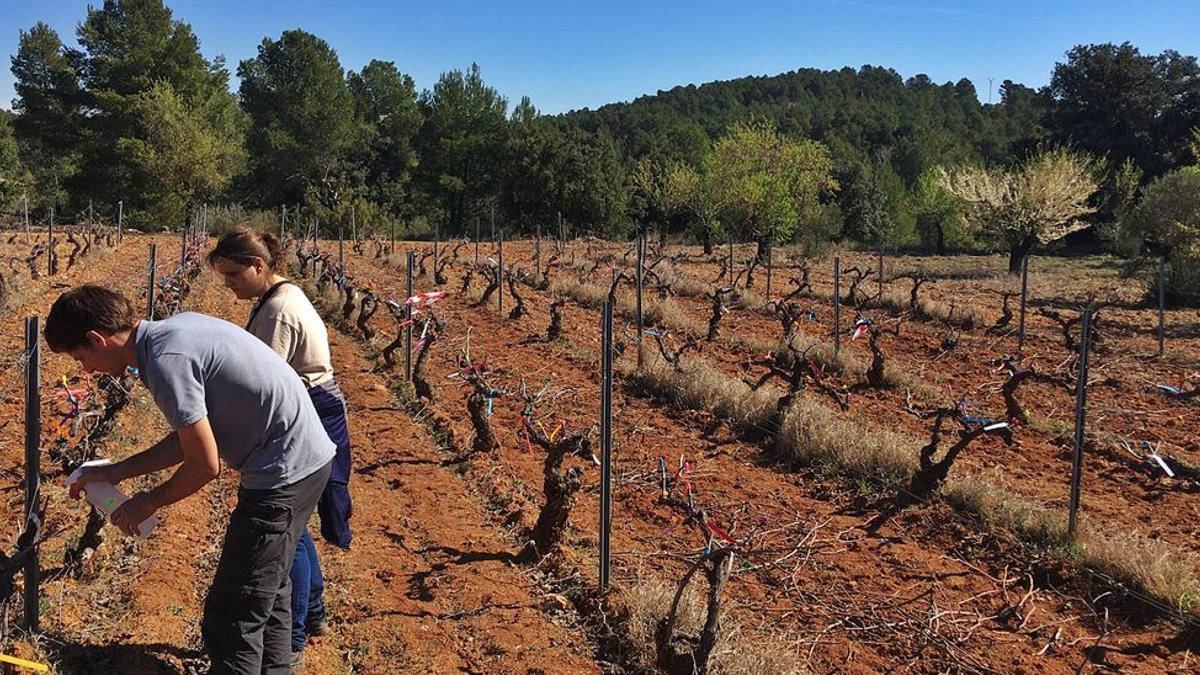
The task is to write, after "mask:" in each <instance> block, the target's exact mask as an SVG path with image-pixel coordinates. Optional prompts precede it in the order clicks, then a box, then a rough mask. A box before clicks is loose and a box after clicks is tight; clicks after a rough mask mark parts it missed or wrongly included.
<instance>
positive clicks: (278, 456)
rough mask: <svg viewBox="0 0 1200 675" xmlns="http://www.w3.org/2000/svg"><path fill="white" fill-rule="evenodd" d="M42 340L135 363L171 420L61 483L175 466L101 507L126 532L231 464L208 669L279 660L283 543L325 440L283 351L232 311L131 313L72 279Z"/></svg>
mask: <svg viewBox="0 0 1200 675" xmlns="http://www.w3.org/2000/svg"><path fill="white" fill-rule="evenodd" d="M46 342H47V343H48V344H49V346H50V349H52V350H54V351H55V352H66V353H68V354H69V355H70V356H71V357H73V358H75V359H76V360H77V361H79V362H80V363H81V364H83V365H84V366H85V367H86V368H87V369H89V370H93V371H99V372H105V373H109V374H111V375H120V374H122V373H123V372H125V370H126V369H127V368H130V367H132V368H137V369H138V374H139V376H140V377H141V379H142V381H143V382H144V383H145V385H146V388H147V389H148V390H149V391H150V393H151V394H152V395H153V397H154V402H155V403H156V404H157V405H158V407H159V409H160V410H161V411H162V413H163V415H164V416H165V417H166V419H167V422H168V423H169V424H170V426H171V429H172V432H171V433H170V434H168V435H167V437H166V438H164V439H162V440H161V441H159V442H158V443H156V444H154V445H153V446H151V447H150V448H148V449H146V450H144V451H142V452H140V453H138V454H136V455H134V456H132V457H129V458H127V459H124V460H122V461H120V462H117V463H115V464H111V465H107V466H100V467H89V468H87V469H84V470H83V473H82V476H81V477H80V478H79V480H77V481H76V482H75V483H73V484H72V485H71V494H72V495H73V496H75V497H78V496H79V492H80V490H81V489H82V490H86V489H87V484H88V483H90V482H93V481H106V482H109V483H113V484H116V483H119V482H120V481H122V480H125V479H128V478H132V477H134V476H140V475H143V474H148V473H153V472H155V471H159V470H162V469H166V468H169V467H171V466H174V465H177V464H178V465H179V468H178V469H176V471H175V473H174V474H173V475H172V476H171V477H170V478H169V479H167V480H166V481H164V482H163V483H161V484H160V485H158V486H157V487H155V488H153V489H151V490H147V491H145V492H141V493H138V494H136V495H133V496H132V497H131V498H130V500H129V501H128V502H126V503H125V504H123V505H122V506H121V507H120V508H118V509H117V510H116V511H115V512H113V514H112V522H113V524H114V525H116V526H117V527H119V528H120V529H121V530H122V531H124V532H125V533H127V534H133V533H134V532H135V531H136V529H137V525H138V524H139V523H141V522H142V521H143V520H145V519H146V518H148V517H149V516H150V515H152V514H153V513H154V512H155V511H157V510H158V509H160V508H162V507H164V506H167V505H169V504H173V503H175V502H177V501H179V500H181V499H184V498H186V497H188V496H190V495H192V494H193V493H195V492H196V491H197V490H199V489H200V488H202V487H203V486H204V485H205V484H207V483H208V482H209V481H211V480H212V479H213V478H216V476H217V474H218V473H219V472H220V460H221V459H223V460H225V463H226V464H228V465H229V466H230V467H232V468H233V469H235V470H237V471H238V472H239V474H240V477H241V478H240V488H239V490H238V504H237V507H236V508H235V509H234V511H233V514H232V516H231V517H230V521H229V527H228V529H227V530H226V533H225V541H224V545H223V548H222V552H221V560H220V562H219V563H218V564H217V571H216V574H215V576H214V578H213V585H212V588H211V589H210V591H209V596H208V599H207V601H206V602H205V608H204V620H203V623H202V626H201V629H202V635H203V637H204V642H205V647H206V649H207V650H208V652H209V654H210V656H211V657H212V672H214V673H255V674H257V673H260V672H263V673H287V672H291V641H290V627H291V602H290V600H291V589H290V577H289V567H290V565H291V562H292V551H293V550H294V549H295V547H296V542H297V540H298V539H299V537H300V533H301V532H302V530H303V528H304V527H306V526H307V523H308V518H309V516H310V515H311V513H312V511H313V508H314V507H315V506H316V503H317V498H318V497H319V496H320V494H321V491H322V489H323V488H324V486H325V483H326V481H327V480H328V478H329V471H330V462H331V460H332V459H333V456H334V452H335V448H334V445H333V442H332V441H330V440H329V436H328V435H327V434H326V433H325V429H324V427H323V426H322V425H321V421H320V418H319V417H318V416H317V413H316V410H315V409H314V408H313V406H312V402H311V400H310V399H309V396H308V394H307V392H306V391H305V389H304V386H303V384H301V382H300V380H299V379H298V378H297V377H296V375H295V372H294V371H293V370H292V369H291V367H290V366H288V365H287V363H286V362H285V361H283V359H281V358H279V356H278V355H276V354H275V352H273V351H272V350H271V349H270V348H269V347H267V346H266V345H265V344H263V343H262V342H261V341H259V340H258V339H256V338H255V337H254V336H252V335H250V334H249V333H247V332H245V331H243V330H242V329H240V328H238V327H237V326H234V325H233V324H231V323H228V322H226V321H222V320H220V319H215V318H212V317H208V316H204V315H202V314H191V313H187V314H180V315H178V316H175V317H172V318H170V319H166V320H164V321H141V320H139V319H137V317H136V315H135V313H134V310H133V305H132V304H131V303H130V302H129V300H128V299H127V298H125V297H124V296H123V295H121V294H120V293H117V292H115V291H111V290H108V289H106V288H103V287H101V286H93V285H87V286H80V287H78V288H75V289H72V290H70V291H67V292H66V293H63V294H62V295H61V296H59V298H58V300H56V301H55V303H54V306H53V307H52V308H51V310H50V314H49V316H48V317H47V318H46Z"/></svg>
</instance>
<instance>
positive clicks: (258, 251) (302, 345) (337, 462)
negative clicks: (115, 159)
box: [208, 228, 351, 665]
mask: <svg viewBox="0 0 1200 675" xmlns="http://www.w3.org/2000/svg"><path fill="white" fill-rule="evenodd" d="M284 261H285V256H284V253H283V250H282V247H281V246H280V244H279V240H278V239H276V238H275V237H274V236H273V235H271V234H269V233H258V232H255V231H253V230H250V229H247V228H236V229H234V230H232V231H230V232H228V233H226V234H225V235H223V236H222V237H221V238H220V239H219V240H218V241H217V246H216V248H214V249H213V250H212V251H211V252H210V253H209V254H208V262H209V264H210V265H211V266H212V267H213V269H214V270H215V271H216V272H217V273H219V274H220V275H221V277H222V278H223V279H224V281H225V285H226V286H227V287H229V289H230V290H232V291H233V293H234V295H236V296H237V297H238V299H240V300H248V299H251V298H254V299H257V300H258V302H257V303H256V304H255V306H254V309H253V310H252V311H251V312H250V320H249V321H248V322H247V323H246V330H248V331H250V332H251V333H253V334H254V335H255V336H256V337H258V338H259V339H260V340H262V341H263V342H265V343H267V344H268V345H269V346H270V347H271V349H273V350H274V351H275V353H276V354H279V356H281V357H282V358H283V359H284V360H285V361H287V362H288V364H289V365H290V366H291V367H292V369H293V370H295V371H296V373H297V374H298V375H299V376H300V378H301V379H302V380H303V381H304V385H305V386H306V387H308V394H309V397H310V398H312V401H313V405H314V406H315V407H316V410H317V414H318V415H319V416H320V417H321V422H322V424H324V425H325V431H326V432H328V433H329V438H330V439H331V440H333V442H334V443H335V444H337V455H336V457H335V458H334V460H333V472H332V473H331V475H330V477H329V483H328V484H327V485H326V486H325V491H324V493H323V494H322V495H321V500H320V502H319V503H318V505H317V511H318V513H320V515H321V536H322V537H323V538H324V539H325V540H326V541H328V542H329V543H331V544H333V545H334V546H338V547H340V548H344V549H348V548H350V540H351V533H350V524H349V520H350V513H351V506H350V492H349V490H348V483H349V480H350V436H349V431H348V428H347V425H346V402H345V399H344V398H343V396H342V392H341V389H339V388H338V385H337V381H336V380H334V377H333V363H332V361H331V359H330V356H329V333H328V331H327V329H326V327H325V322H324V321H322V320H321V317H320V315H319V314H317V310H316V308H314V307H313V305H312V303H311V302H309V300H308V297H307V296H306V295H305V294H304V291H303V290H301V288H300V287H299V286H296V285H295V284H293V283H291V282H290V281H288V280H287V278H286V277H284V276H283V275H282V274H280V271H281V268H283V266H284V265H285V264H286V263H285V262H284ZM290 579H291V583H292V653H293V661H294V662H295V663H296V664H297V665H298V663H299V662H300V661H301V659H302V654H303V650H304V645H305V642H306V641H307V636H309V635H319V634H321V633H324V632H325V630H326V623H325V606H324V603H323V601H322V594H323V591H324V579H323V577H322V575H321V565H320V561H319V560H318V558H317V549H316V546H315V545H314V543H313V540H312V536H311V535H310V534H309V533H308V529H307V528H305V530H304V533H303V535H302V536H301V538H300V543H299V545H298V546H297V547H296V555H295V558H294V560H293V562H292V569H291V576H290Z"/></svg>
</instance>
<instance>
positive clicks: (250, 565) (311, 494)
mask: <svg viewBox="0 0 1200 675" xmlns="http://www.w3.org/2000/svg"><path fill="white" fill-rule="evenodd" d="M331 464H332V463H331ZM331 464H326V465H325V466H324V467H323V468H321V469H319V470H317V471H316V472H315V473H313V474H311V475H309V476H306V477H305V478H302V479H301V480H299V481H297V482H295V483H293V484H291V485H288V486H286V487H281V488H276V489H273V490H246V489H241V488H239V489H238V502H237V506H236V507H235V508H234V509H233V515H231V516H230V518H229V527H228V529H226V530H225V542H224V545H223V546H222V548H221V560H220V562H218V563H217V572H216V575H215V576H214V577H213V583H212V587H211V588H210V589H209V591H208V598H207V599H206V600H205V602H204V618H203V620H202V621H201V624H200V634H201V636H202V637H203V638H204V647H205V649H206V650H207V651H208V654H209V656H210V657H211V658H212V669H211V670H210V671H209V672H210V673H219V674H221V675H224V674H226V673H229V674H231V675H233V674H236V675H260V674H261V673H271V674H272V675H274V674H278V673H291V672H292V665H291V661H292V640H291V630H292V588H291V586H292V581H291V577H290V576H289V574H290V572H291V567H292V558H293V554H294V553H295V551H296V542H298V541H299V540H300V533H301V532H303V530H304V528H305V527H307V526H308V518H309V516H311V515H312V512H313V509H314V508H315V507H316V505H317V499H318V498H319V497H320V496H321V492H322V490H324V489H325V483H326V482H328V480H329V472H330V467H331Z"/></svg>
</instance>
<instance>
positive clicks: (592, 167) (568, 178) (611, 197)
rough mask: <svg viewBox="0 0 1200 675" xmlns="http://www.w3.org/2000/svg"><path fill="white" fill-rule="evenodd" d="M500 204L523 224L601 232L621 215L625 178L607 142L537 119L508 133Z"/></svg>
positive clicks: (576, 130)
mask: <svg viewBox="0 0 1200 675" xmlns="http://www.w3.org/2000/svg"><path fill="white" fill-rule="evenodd" d="M509 154H510V156H511V158H512V160H511V166H510V169H509V183H508V189H507V190H506V195H507V200H510V201H506V203H507V204H508V205H509V208H510V209H511V210H512V211H513V212H514V213H518V214H520V215H521V217H522V218H524V219H525V220H526V222H527V223H536V222H539V221H540V222H542V223H543V224H549V223H552V222H554V221H555V218H556V216H557V214H559V213H561V214H562V216H563V218H565V219H567V220H568V221H570V222H573V223H580V224H585V225H599V226H604V225H608V224H613V223H617V222H619V221H620V219H621V216H622V215H623V214H624V212H625V205H626V195H625V174H624V171H623V169H622V167H621V164H620V161H619V160H618V157H617V149H616V146H615V144H613V142H612V140H611V139H609V138H606V137H605V136H604V135H603V134H588V133H585V132H583V131H581V130H579V129H576V128H571V127H567V128H566V129H563V128H560V125H559V124H557V123H556V122H555V121H554V120H550V119H545V118H540V119H537V120H535V121H533V122H532V123H530V124H529V125H528V126H520V127H518V128H517V129H515V130H514V133H513V136H512V140H511V148H510V150H509Z"/></svg>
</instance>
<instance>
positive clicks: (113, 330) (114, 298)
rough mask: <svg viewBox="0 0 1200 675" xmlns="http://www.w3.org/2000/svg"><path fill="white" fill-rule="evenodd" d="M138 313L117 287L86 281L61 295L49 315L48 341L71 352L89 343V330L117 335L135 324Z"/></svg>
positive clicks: (49, 343)
mask: <svg viewBox="0 0 1200 675" xmlns="http://www.w3.org/2000/svg"><path fill="white" fill-rule="evenodd" d="M135 321H137V316H136V314H135V312H134V309H133V303H131V302H129V298H126V297H125V296H124V295H122V294H120V293H118V292H117V291H114V290H111V289H108V288H105V287H103V286H98V285H96V284H85V285H83V286H78V287H76V288H72V289H71V290H69V291H67V292H66V293H63V294H62V295H60V296H58V299H57V300H55V301H54V305H53V306H52V307H51V308H50V314H49V315H48V316H47V317H46V330H45V336H46V344H48V345H50V350H51V351H54V352H60V353H61V352H67V351H71V350H72V349H78V348H79V347H82V346H84V345H86V344H87V343H88V339H87V334H88V332H89V331H93V330H94V331H96V332H97V333H101V334H104V335H115V334H117V333H120V332H122V331H127V330H129V329H131V328H133V324H134V322H135Z"/></svg>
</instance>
